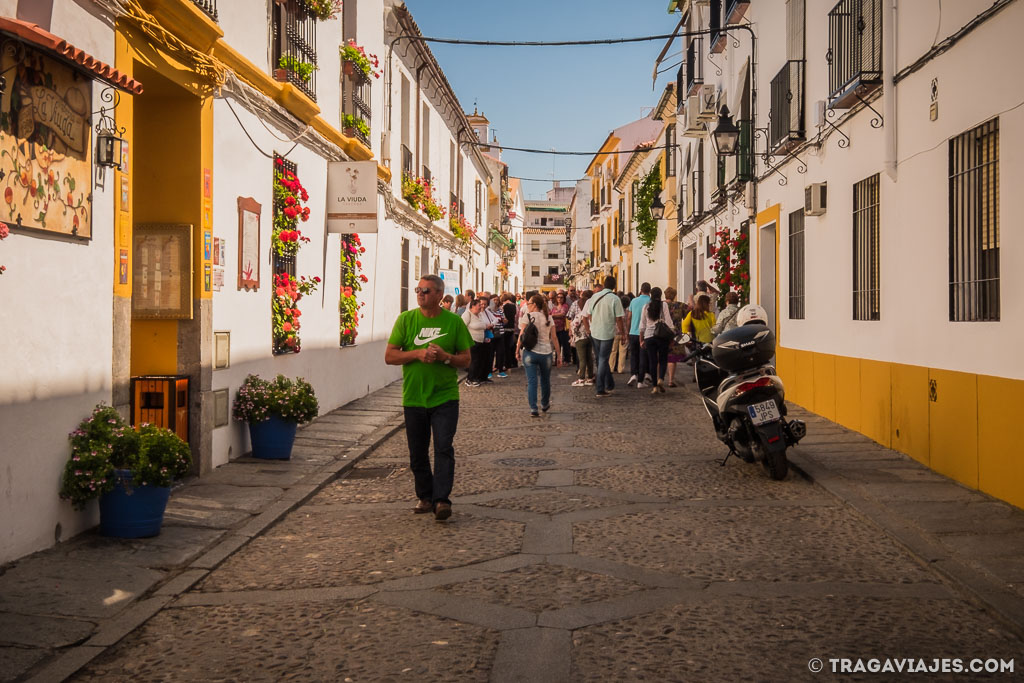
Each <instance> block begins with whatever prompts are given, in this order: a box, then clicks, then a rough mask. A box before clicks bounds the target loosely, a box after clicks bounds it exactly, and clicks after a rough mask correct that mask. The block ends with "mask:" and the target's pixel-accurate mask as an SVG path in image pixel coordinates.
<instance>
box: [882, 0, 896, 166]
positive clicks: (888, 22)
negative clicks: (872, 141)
mask: <svg viewBox="0 0 1024 683" xmlns="http://www.w3.org/2000/svg"><path fill="white" fill-rule="evenodd" d="M885 4H886V5H888V7H887V9H888V10H889V11H888V16H885V15H884V14H883V15H882V83H883V85H882V87H883V88H884V89H885V92H884V96H885V98H884V101H883V109H882V111H883V112H884V119H885V125H884V127H883V130H884V136H885V162H884V164H883V166H884V168H885V174H886V175H887V176H889V179H890V180H892V181H893V182H895V181H896V82H895V80H894V76H895V75H896V14H897V12H896V0H886V3H885Z"/></svg>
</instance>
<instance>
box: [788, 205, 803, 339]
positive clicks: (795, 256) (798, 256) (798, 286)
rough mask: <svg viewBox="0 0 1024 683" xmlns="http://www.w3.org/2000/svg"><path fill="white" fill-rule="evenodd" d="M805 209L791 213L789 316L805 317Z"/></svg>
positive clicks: (794, 317) (795, 317)
mask: <svg viewBox="0 0 1024 683" xmlns="http://www.w3.org/2000/svg"><path fill="white" fill-rule="evenodd" d="M805 266H806V263H805V261H804V210H803V209H798V210H797V211H794V212H793V213H791V214H789V317H790V318H792V319H798V320H802V319H803V318H804V268H805Z"/></svg>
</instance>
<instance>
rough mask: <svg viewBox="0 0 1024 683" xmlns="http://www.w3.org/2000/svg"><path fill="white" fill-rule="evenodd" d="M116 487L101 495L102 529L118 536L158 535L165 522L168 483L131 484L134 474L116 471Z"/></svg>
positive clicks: (108, 533)
mask: <svg viewBox="0 0 1024 683" xmlns="http://www.w3.org/2000/svg"><path fill="white" fill-rule="evenodd" d="M117 475H118V477H117V483H116V484H115V485H114V490H113V491H110V492H109V493H104V494H103V495H102V496H100V532H101V533H102V534H103V535H104V536H114V537H115V538H145V537H147V536H156V535H157V534H159V533H160V527H161V526H163V523H164V510H166V509H167V500H168V499H169V498H170V496H171V488H170V487H169V486H148V485H145V486H132V485H131V481H132V473H131V472H130V471H129V470H117Z"/></svg>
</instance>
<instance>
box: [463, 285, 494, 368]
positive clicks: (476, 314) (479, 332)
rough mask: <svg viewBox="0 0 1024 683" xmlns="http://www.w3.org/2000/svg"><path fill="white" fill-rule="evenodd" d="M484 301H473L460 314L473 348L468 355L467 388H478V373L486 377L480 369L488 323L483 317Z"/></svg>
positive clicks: (483, 360) (483, 359) (483, 356)
mask: <svg viewBox="0 0 1024 683" xmlns="http://www.w3.org/2000/svg"><path fill="white" fill-rule="evenodd" d="M483 311H484V300H483V299H473V300H472V301H471V302H470V303H469V306H468V307H467V308H466V312H465V313H463V314H462V321H463V322H464V323H466V327H468V328H469V336H470V337H472V338H473V346H472V347H470V349H469V353H470V356H471V360H470V363H469V374H467V375H466V386H467V387H478V386H480V382H481V379H480V373H481V372H483V373H484V375H483V376H484V377H485V378H486V377H487V371H486V370H485V369H484V368H483V367H482V366H483V364H484V362H485V360H486V359H485V356H486V355H487V354H486V353H485V349H484V336H485V333H486V331H487V325H489V324H490V323H488V321H487V318H486V317H484V316H483V315H482V314H483Z"/></svg>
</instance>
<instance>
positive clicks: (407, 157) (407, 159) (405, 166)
mask: <svg viewBox="0 0 1024 683" xmlns="http://www.w3.org/2000/svg"><path fill="white" fill-rule="evenodd" d="M402 175H407V176H409V177H410V178H411V177H412V150H411V149H409V147H408V146H407V145H402Z"/></svg>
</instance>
